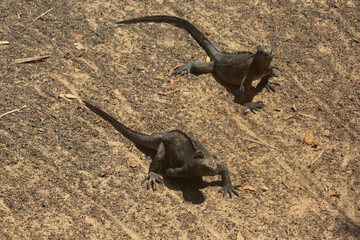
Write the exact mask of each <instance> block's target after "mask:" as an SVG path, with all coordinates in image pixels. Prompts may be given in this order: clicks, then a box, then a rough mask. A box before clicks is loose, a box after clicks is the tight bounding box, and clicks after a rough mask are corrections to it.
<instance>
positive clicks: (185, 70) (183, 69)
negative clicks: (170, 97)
mask: <svg viewBox="0 0 360 240" xmlns="http://www.w3.org/2000/svg"><path fill="white" fill-rule="evenodd" d="M191 65H192V64H191V63H188V64H184V65H181V66H178V67H176V68H174V71H173V72H172V73H171V76H174V75H175V76H176V75H185V74H189V73H190V70H191Z"/></svg>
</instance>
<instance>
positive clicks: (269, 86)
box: [265, 81, 280, 92]
mask: <svg viewBox="0 0 360 240" xmlns="http://www.w3.org/2000/svg"><path fill="white" fill-rule="evenodd" d="M274 86H280V84H279V83H278V82H270V81H269V82H268V83H267V84H266V86H265V89H266V90H267V91H268V92H271V91H272V92H275V88H274Z"/></svg>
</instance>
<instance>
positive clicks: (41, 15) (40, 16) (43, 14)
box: [32, 8, 54, 23]
mask: <svg viewBox="0 0 360 240" xmlns="http://www.w3.org/2000/svg"><path fill="white" fill-rule="evenodd" d="M53 9H54V8H50V9H49V10H47V11H46V12H44V13H42V14H40V15H39V16H38V17H36V18H35V19H34V21H32V22H33V23H34V22H35V21H36V20H38V19H39V18H42V17H43V16H45V15H46V14H48V13H49V12H51V11H52V10H53Z"/></svg>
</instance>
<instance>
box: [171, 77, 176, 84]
mask: <svg viewBox="0 0 360 240" xmlns="http://www.w3.org/2000/svg"><path fill="white" fill-rule="evenodd" d="M175 82H176V81H175V80H174V79H173V78H170V85H171V86H174V84H175Z"/></svg>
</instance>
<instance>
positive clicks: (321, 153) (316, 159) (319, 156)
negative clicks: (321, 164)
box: [308, 148, 326, 167]
mask: <svg viewBox="0 0 360 240" xmlns="http://www.w3.org/2000/svg"><path fill="white" fill-rule="evenodd" d="M325 150H326V149H325V148H324V149H323V150H322V151H321V152H320V153H319V155H318V156H317V157H316V158H315V159H314V160H313V161H312V162H311V163H310V164H309V165H308V167H311V165H313V164H314V163H316V162H317V161H318V160H319V159H320V158H321V156H322V155H323V153H324V152H325Z"/></svg>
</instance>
